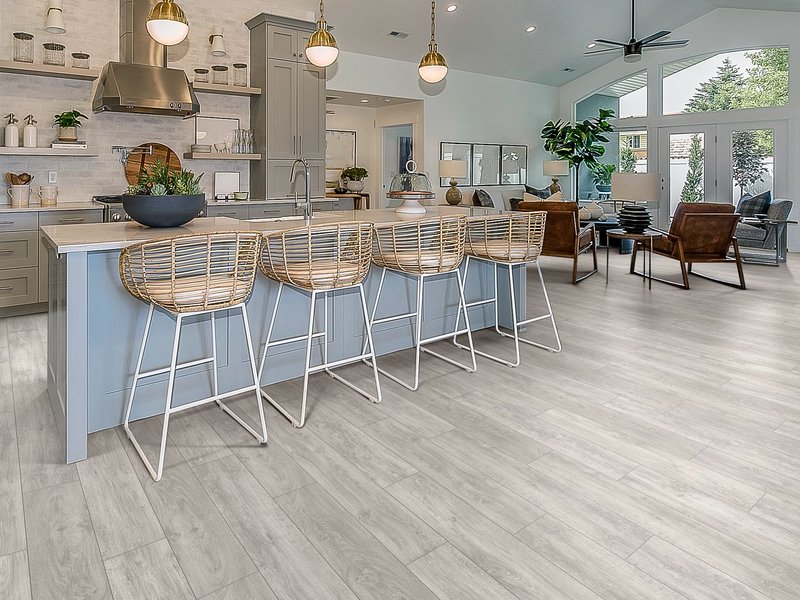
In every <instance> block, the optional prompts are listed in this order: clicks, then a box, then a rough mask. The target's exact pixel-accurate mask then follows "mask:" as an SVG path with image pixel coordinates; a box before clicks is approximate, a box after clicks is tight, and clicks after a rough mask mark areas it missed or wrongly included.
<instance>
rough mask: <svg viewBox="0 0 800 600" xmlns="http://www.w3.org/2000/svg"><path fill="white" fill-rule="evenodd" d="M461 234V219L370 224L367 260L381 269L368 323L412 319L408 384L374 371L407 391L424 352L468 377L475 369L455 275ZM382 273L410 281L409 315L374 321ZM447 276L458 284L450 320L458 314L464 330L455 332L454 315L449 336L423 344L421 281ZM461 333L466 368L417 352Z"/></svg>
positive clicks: (458, 275)
mask: <svg viewBox="0 0 800 600" xmlns="http://www.w3.org/2000/svg"><path fill="white" fill-rule="evenodd" d="M465 232H466V218H465V217H464V216H461V215H448V216H441V217H436V218H430V219H421V220H416V221H412V222H406V223H394V224H386V225H375V244H374V247H373V252H372V261H373V262H374V263H375V264H376V265H378V266H379V267H381V278H380V282H379V283H378V294H377V297H376V298H375V305H374V306H373V307H372V315H371V317H370V322H371V324H372V325H373V326H374V325H376V324H380V323H387V322H389V321H396V320H399V319H408V318H414V319H415V328H414V347H415V359H414V382H413V383H412V384H409V383H406V382H405V381H402V380H401V379H399V378H398V377H397V376H395V375H393V374H391V373H388V372H387V371H386V370H384V369H380V368H379V369H378V371H380V372H381V373H383V374H384V375H386V376H387V377H389V378H390V379H392V380H394V381H396V382H397V383H399V384H400V385H402V386H404V387H406V388H408V389H410V390H412V391H416V390H417V389H419V359H420V352H427V353H428V354H431V355H432V356H435V357H437V358H440V359H442V360H444V361H446V362H448V363H450V364H452V365H455V366H457V367H460V368H462V369H464V370H466V371H467V372H469V373H474V372H475V370H476V369H477V363H476V362H475V353H474V352H472V332H471V331H470V328H469V315H468V314H467V305H466V301H465V300H464V285H463V280H462V278H461V272H460V271H459V267H460V266H461V262H462V261H463V259H464V235H465ZM387 271H392V272H394V273H397V274H400V275H403V276H406V277H412V278H414V279H416V282H417V294H416V296H417V300H416V306H415V309H414V311H413V312H410V313H406V314H400V315H393V316H389V317H382V318H379V319H376V318H375V317H376V314H377V312H378V305H379V304H380V301H381V293H382V292H383V283H384V281H385V279H386V272H387ZM453 273H455V274H456V278H457V281H458V309H457V311H456V315H460V314H461V311H462V310H463V312H464V323H465V325H466V326H465V328H464V329H461V330H459V329H458V322H459V317H458V316H457V317H456V326H455V329H454V330H453V331H452V332H449V333H444V334H440V335H435V336H433V337H428V338H424V339H423V338H422V321H423V312H422V301H423V291H424V288H425V281H426V280H427V279H430V278H432V277H437V276H442V275H445V276H446V275H450V276H452V274H453ZM464 333H465V334H467V337H468V338H469V346H468V348H469V350H470V353H471V356H472V364H471V366H468V365H464V364H462V363H460V362H457V361H455V360H453V359H451V358H448V357H447V356H443V355H442V354H439V353H437V352H434V351H432V350H430V349H428V348H423V345H424V344H428V343H431V342H436V341H439V340H444V339H448V338H453V339H455V337H456V336H458V335H461V334H464Z"/></svg>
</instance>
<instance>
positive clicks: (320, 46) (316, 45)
mask: <svg viewBox="0 0 800 600" xmlns="http://www.w3.org/2000/svg"><path fill="white" fill-rule="evenodd" d="M338 56H339V48H338V47H337V46H336V39H335V38H334V37H333V34H332V33H331V32H330V31H328V23H327V22H326V21H325V1H324V0H320V3H319V20H318V21H317V30H316V31H315V32H314V33H312V34H311V37H310V38H308V43H307V44H306V57H307V58H308V60H309V61H311V64H313V65H316V66H318V67H329V66H331V65H332V64H333V63H335V62H336V59H337V57H338Z"/></svg>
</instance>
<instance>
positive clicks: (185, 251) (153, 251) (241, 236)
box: [119, 232, 267, 481]
mask: <svg viewBox="0 0 800 600" xmlns="http://www.w3.org/2000/svg"><path fill="white" fill-rule="evenodd" d="M260 248H261V236H260V234H258V233H255V232H228V233H212V234H207V235H195V234H191V235H183V236H178V237H173V238H169V239H162V240H154V241H149V242H143V243H139V244H135V245H133V246H129V247H127V248H125V249H123V250H122V252H121V254H120V258H119V272H120V278H121V279H122V284H123V286H125V289H126V290H128V292H130V293H131V294H132V295H133V296H134V297H135V298H138V299H139V300H141V301H143V302H147V303H148V304H149V305H150V307H149V310H148V313H147V321H146V323H145V328H144V336H143V338H142V345H141V349H140V350H139V358H138V360H137V362H136V371H135V373H134V377H133V385H132V386H131V392H130V395H129V397H128V403H127V407H126V409H125V420H124V427H125V433H126V434H127V435H128V438H130V440H131V442H132V443H133V446H134V448H136V451H137V452H138V453H139V456H140V457H141V458H142V461H144V464H145V466H146V467H147V470H148V471H149V472H150V475H151V476H152V477H153V479H155V480H156V481H159V480H160V479H161V475H162V473H163V470H164V452H165V448H166V443H167V430H168V428H169V419H170V415H172V414H173V413H176V412H179V411H182V410H186V409H188V408H194V407H196V406H200V405H201V404H206V403H208V402H216V403H217V405H219V407H220V408H221V409H222V410H223V411H225V412H226V413H227V414H229V415H230V416H231V417H233V418H234V419H235V420H236V421H237V422H238V423H239V424H241V425H242V426H243V427H244V428H245V429H246V430H247V431H248V432H249V433H250V434H251V435H253V436H254V437H255V438H256V439H257V440H258V441H259V442H260V443H266V441H267V425H266V421H265V419H264V407H263V405H262V403H261V397H260V395H259V391H258V390H259V387H258V379H257V373H256V358H255V355H254V352H253V343H252V338H251V335H250V323H249V320H248V318H247V308H246V306H245V302H246V300H247V298H248V297H249V296H250V293H251V292H252V290H253V282H254V281H255V276H256V272H257V265H258V256H259V250H260ZM156 307H158V308H160V309H162V310H164V311H166V312H167V313H168V314H170V315H172V316H173V317H174V318H175V333H174V336H173V342H172V354H171V359H170V365H169V367H166V368H162V369H155V370H152V371H147V372H144V373H143V372H142V359H143V358H144V353H145V348H146V345H147V339H148V336H149V334H150V327H151V324H152V321H153V313H154V311H155V309H156ZM236 309H238V310H240V311H241V312H242V319H243V323H244V334H245V340H246V344H247V351H248V356H249V358H250V365H251V372H252V376H253V384H252V385H250V386H246V387H243V388H240V389H236V390H233V391H230V392H225V393H220V392H219V382H218V373H217V370H218V364H217V336H216V333H217V328H216V313H217V312H218V311H229V310H236ZM196 315H210V317H211V318H210V321H211V344H212V350H211V357H208V358H204V359H200V360H193V361H190V362H185V363H178V345H179V343H180V337H181V326H182V324H183V319H184V318H185V317H187V316H196ZM208 363H211V366H212V383H213V395H212V396H211V397H209V398H204V399H202V400H197V401H194V402H189V403H187V404H181V405H179V406H175V407H174V406H172V398H173V392H174V388H175V375H176V372H177V371H179V370H180V369H185V368H188V367H196V366H198V365H202V364H208ZM164 373H169V383H168V386H167V397H166V402H165V405H164V424H163V427H162V432H161V449H160V452H159V458H158V467H157V468H155V469H154V468H153V466H152V464H151V463H150V461H149V460H148V458H147V457H146V456H145V453H144V451H143V450H142V447H141V445H140V444H139V442H138V441H137V440H136V437H135V436H134V435H133V432H132V431H131V428H130V419H131V411H132V409H133V402H134V396H135V394H136V388H137V385H138V383H139V381H140V380H141V379H144V378H147V377H152V376H155V375H162V374H164ZM249 391H254V392H255V395H256V401H257V402H258V414H259V419H260V427H261V432H260V433H259V432H257V431H256V430H255V429H253V428H252V427H251V426H250V425H249V424H248V423H246V422H245V421H244V420H243V419H242V418H241V417H239V416H238V415H237V414H235V413H234V412H233V411H232V410H230V409H229V408H228V407H227V406H225V405H224V404H223V403H222V400H223V399H225V398H228V397H231V396H235V395H239V394H242V393H244V392H249Z"/></svg>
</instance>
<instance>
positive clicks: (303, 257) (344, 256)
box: [259, 222, 372, 290]
mask: <svg viewBox="0 0 800 600" xmlns="http://www.w3.org/2000/svg"><path fill="white" fill-rule="evenodd" d="M371 257H372V225H371V224H370V223H362V222H352V223H337V224H333V225H329V224H324V225H312V226H310V227H300V228H297V229H289V230H286V231H281V232H277V233H272V234H269V235H267V236H266V237H265V238H264V246H263V249H262V251H261V257H260V260H259V266H260V268H261V271H262V272H263V273H264V275H266V276H267V277H269V278H271V279H274V280H276V281H279V282H281V283H288V284H290V285H294V286H296V287H300V288H303V289H307V290H329V289H337V288H343V287H350V286H353V285H358V284H359V283H361V282H362V281H364V278H365V277H366V276H367V273H369V265H370V260H371Z"/></svg>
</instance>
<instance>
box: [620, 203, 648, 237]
mask: <svg viewBox="0 0 800 600" xmlns="http://www.w3.org/2000/svg"><path fill="white" fill-rule="evenodd" d="M617 220H618V221H619V226H620V227H621V228H622V229H624V230H625V231H626V232H627V233H640V234H641V233H644V230H645V229H647V228H648V227H650V222H651V221H652V217H651V216H650V211H649V210H647V207H646V206H642V205H641V204H625V206H623V207H622V208H621V209H620V210H619V212H618V213H617Z"/></svg>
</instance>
